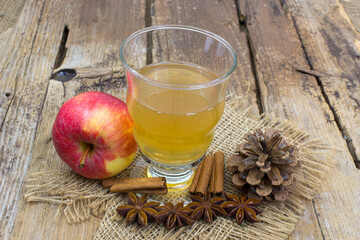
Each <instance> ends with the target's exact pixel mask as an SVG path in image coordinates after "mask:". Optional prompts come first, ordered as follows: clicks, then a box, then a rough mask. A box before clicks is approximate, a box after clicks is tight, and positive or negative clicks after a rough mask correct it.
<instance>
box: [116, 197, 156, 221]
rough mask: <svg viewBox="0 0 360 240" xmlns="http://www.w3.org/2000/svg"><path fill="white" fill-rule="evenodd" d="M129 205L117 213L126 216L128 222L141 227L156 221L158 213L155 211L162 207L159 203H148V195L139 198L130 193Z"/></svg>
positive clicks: (118, 209) (123, 206)
mask: <svg viewBox="0 0 360 240" xmlns="http://www.w3.org/2000/svg"><path fill="white" fill-rule="evenodd" d="M128 203H129V205H122V206H119V207H117V209H116V211H117V212H118V213H119V214H120V215H122V216H126V221H128V222H135V221H136V220H137V223H138V224H139V225H140V226H147V223H148V221H150V220H154V219H155V216H156V214H157V211H156V210H155V209H154V208H156V207H158V206H159V205H160V203H158V202H148V201H147V194H144V195H142V196H141V197H140V198H138V197H137V196H136V195H135V194H133V193H130V192H129V193H128Z"/></svg>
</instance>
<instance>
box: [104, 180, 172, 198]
mask: <svg viewBox="0 0 360 240" xmlns="http://www.w3.org/2000/svg"><path fill="white" fill-rule="evenodd" d="M102 185H103V187H104V188H110V192H118V193H123V192H133V193H147V194H166V193H167V192H168V190H167V187H166V178H164V177H153V178H147V177H143V178H108V179H104V180H103V181H102Z"/></svg>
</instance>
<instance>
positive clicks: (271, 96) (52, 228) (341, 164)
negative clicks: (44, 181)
mask: <svg viewBox="0 0 360 240" xmlns="http://www.w3.org/2000/svg"><path fill="white" fill-rule="evenodd" d="M160 24H184V25H192V26H196V27H200V28H204V29H207V30H209V31H212V32H214V33H217V34H219V35H221V36H223V37H224V38H225V39H227V40H228V41H229V42H230V43H231V44H232V45H233V46H234V48H235V50H236V52H237V54H238V59H239V65H238V67H237V70H236V72H235V74H234V77H233V80H232V82H231V84H230V86H229V93H232V94H235V95H237V96H244V97H245V98H246V99H247V100H248V101H247V104H248V106H249V107H250V108H251V110H252V111H253V113H254V114H257V115H258V114H261V113H264V112H265V113H269V114H273V115H275V116H277V117H280V118H283V119H289V120H290V121H292V122H294V123H295V124H296V125H297V126H298V127H299V128H301V129H303V130H305V131H307V132H309V133H311V135H312V136H313V137H315V138H321V139H322V140H323V141H324V142H325V143H326V144H328V145H329V146H333V147H336V148H337V149H338V150H337V151H336V152H335V154H334V155H333V158H334V159H335V161H336V163H335V166H334V168H333V169H331V171H330V172H329V174H328V176H327V178H326V179H325V180H324V181H323V184H322V192H321V193H319V194H318V195H317V196H316V198H315V199H314V200H313V201H312V202H308V203H307V205H306V210H305V212H304V215H303V216H302V218H301V219H300V221H299V223H298V225H297V228H296V230H295V232H294V233H293V235H292V236H291V237H290V238H291V239H359V235H360V188H359V184H360V171H359V169H358V168H357V167H359V166H360V162H359V158H360V145H359V143H360V88H359V85H360V37H359V33H358V32H356V30H355V29H354V27H353V26H352V24H351V22H350V21H349V19H348V17H347V15H346V13H345V11H344V10H343V8H342V6H341V5H340V4H339V2H338V1H337V0H326V1H312V0H282V1H279V0H239V1H230V0H186V1H176V0H172V1H171V0H167V1H160V0H155V1H154V0H137V1H126V0H117V1H115V0H97V1H96V0H77V1H75V0H69V1H62V0H53V1H46V0H27V2H26V4H25V7H24V9H23V11H22V14H21V15H20V18H19V20H18V22H17V24H16V25H15V26H14V27H13V28H12V29H9V30H8V31H6V32H4V33H2V34H1V35H0V79H1V81H0V171H1V175H0V179H1V181H0V203H1V206H0V239H9V238H12V239H91V238H92V237H93V234H94V233H95V230H96V228H97V227H98V226H99V223H100V220H99V219H96V218H92V219H91V220H90V221H87V222H84V223H81V224H74V225H68V224H67V222H66V220H65V219H60V221H59V222H55V221H54V214H55V212H56V210H57V207H56V205H51V204H47V203H38V204H26V203H25V201H24V197H23V196H24V190H25V189H24V185H25V182H26V179H27V178H28V177H29V175H30V174H31V173H33V172H38V171H41V170H52V169H68V167H67V166H66V165H65V164H63V163H62V162H61V161H60V160H59V158H58V157H57V155H56V152H55V150H54V148H53V145H52V139H51V127H52V123H53V121H54V118H55V116H56V113H57V111H58V110H59V108H60V107H61V105H62V104H63V103H64V102H65V101H66V100H68V99H70V98H71V97H73V96H75V95H76V94H78V93H81V92H85V91H90V90H96V91H103V92H107V93H110V94H112V95H115V96H116V95H117V94H118V92H119V88H121V87H123V86H124V81H125V80H124V77H123V75H122V74H121V72H122V66H121V63H120V60H119V56H118V52H119V47H120V44H121V42H122V40H124V38H125V37H127V36H128V35H129V34H131V33H132V32H134V31H136V30H138V29H141V28H144V27H147V26H151V25H160ZM63 69H75V70H76V71H77V75H76V77H75V78H73V79H72V80H70V81H61V80H55V79H53V77H52V76H53V73H54V72H56V71H59V70H63Z"/></svg>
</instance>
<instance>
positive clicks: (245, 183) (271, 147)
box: [227, 128, 301, 201]
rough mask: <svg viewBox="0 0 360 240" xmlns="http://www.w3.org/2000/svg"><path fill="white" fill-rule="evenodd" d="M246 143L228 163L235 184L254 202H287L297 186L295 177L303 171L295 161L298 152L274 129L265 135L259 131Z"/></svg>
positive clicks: (267, 130) (249, 137)
mask: <svg viewBox="0 0 360 240" xmlns="http://www.w3.org/2000/svg"><path fill="white" fill-rule="evenodd" d="M244 139H245V142H244V143H242V144H240V145H238V147H237V149H236V150H235V155H233V156H231V157H230V158H229V159H228V160H227V168H228V170H229V171H231V172H232V173H234V175H233V177H232V181H233V183H234V184H235V185H236V186H238V187H243V188H244V189H245V191H247V192H248V196H249V197H251V198H257V199H262V198H263V197H266V199H268V200H274V199H275V200H279V201H285V200H286V198H287V194H288V192H287V190H288V189H290V188H292V187H294V186H295V184H296V179H295V178H294V176H293V174H294V173H297V172H299V170H300V168H301V163H300V162H299V161H297V159H296V154H297V153H298V152H299V150H298V148H297V147H295V146H294V145H290V144H289V142H288V141H287V140H286V139H285V138H283V136H282V134H281V133H280V132H279V131H278V130H275V129H273V128H269V129H266V130H265V134H264V133H263V132H262V131H261V130H260V129H256V130H255V131H254V134H250V133H249V134H245V136H244Z"/></svg>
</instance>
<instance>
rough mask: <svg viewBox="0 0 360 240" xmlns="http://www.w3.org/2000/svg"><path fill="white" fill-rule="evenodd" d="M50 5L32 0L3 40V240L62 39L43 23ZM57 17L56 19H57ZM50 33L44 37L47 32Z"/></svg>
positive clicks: (0, 139)
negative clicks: (45, 11) (59, 42)
mask: <svg viewBox="0 0 360 240" xmlns="http://www.w3.org/2000/svg"><path fill="white" fill-rule="evenodd" d="M50 6H51V4H50V3H48V2H46V1H40V0H39V1H36V0H33V1H27V2H26V5H25V7H24V11H23V12H22V14H21V16H20V17H19V22H18V24H17V25H16V26H15V27H14V28H13V29H12V30H10V32H7V34H6V36H5V37H4V38H2V39H1V43H0V44H1V49H2V51H3V54H2V55H1V57H0V66H1V67H2V69H1V72H0V86H1V88H0V89H1V91H0V94H1V98H3V94H5V97H6V93H11V94H10V95H9V97H7V99H6V100H5V101H3V100H2V102H1V109H2V110H1V120H0V122H2V124H1V130H0V152H1V155H0V169H1V176H0V178H1V181H0V183H1V184H0V202H1V206H0V223H1V224H0V238H1V239H8V238H9V236H10V235H9V234H10V232H11V231H12V228H13V223H14V221H15V217H16V216H17V213H18V204H19V202H21V201H22V198H21V197H20V196H21V195H20V193H21V191H22V186H23V183H24V177H25V175H26V172H27V170H28V167H29V164H30V161H31V156H32V152H33V151H32V147H33V145H34V136H35V132H36V130H37V126H38V125H37V124H38V120H39V116H40V114H41V112H42V106H43V102H44V99H45V93H46V89H47V85H48V76H50V74H51V70H52V64H53V60H54V58H55V54H56V52H54V51H51V50H50V51H49V49H56V47H57V44H58V41H59V39H58V35H59V32H60V31H61V29H60V28H57V27H56V26H57V25H56V24H55V25H53V24H51V23H48V24H46V25H45V24H42V25H41V20H42V19H43V12H44V10H46V9H48V8H49V7H50ZM55 16H56V15H55ZM45 32H46V33H47V35H46V34H44V33H45Z"/></svg>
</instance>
